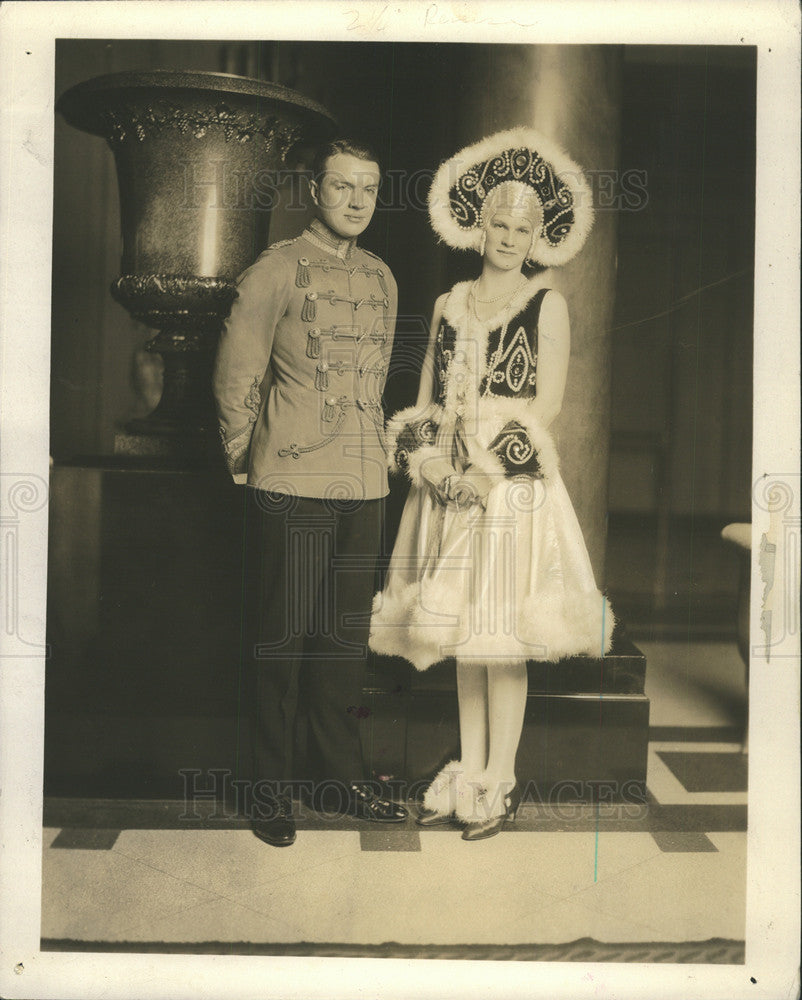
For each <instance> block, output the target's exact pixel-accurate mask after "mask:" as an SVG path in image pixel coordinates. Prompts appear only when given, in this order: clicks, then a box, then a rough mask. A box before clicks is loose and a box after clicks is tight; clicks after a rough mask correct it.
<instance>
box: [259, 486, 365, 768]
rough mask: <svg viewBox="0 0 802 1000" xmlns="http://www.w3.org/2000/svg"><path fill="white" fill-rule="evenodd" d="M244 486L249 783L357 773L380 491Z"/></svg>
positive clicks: (361, 760)
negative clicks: (331, 492)
mask: <svg viewBox="0 0 802 1000" xmlns="http://www.w3.org/2000/svg"><path fill="white" fill-rule="evenodd" d="M246 492H247V505H248V509H247V517H246V530H245V537H244V539H243V544H244V556H245V578H244V579H245V594H244V595H243V596H244V601H243V610H244V621H243V630H242V635H243V643H242V650H243V668H244V671H243V676H244V681H245V683H244V686H243V689H242V691H243V694H244V698H243V702H244V704H242V706H241V708H242V710H243V711H242V712H241V717H242V715H247V716H249V721H250V727H249V728H250V740H249V745H248V749H247V750H246V753H245V755H244V756H245V759H244V760H243V761H242V763H244V764H246V766H247V765H250V773H249V775H248V777H249V779H250V781H251V782H260V781H269V782H282V783H283V782H287V781H295V782H298V781H304V782H308V781H314V782H317V783H320V782H321V781H336V782H344V783H348V782H350V781H361V780H363V778H364V777H365V774H364V763H363V759H362V750H361V744H360V732H359V718H360V716H361V715H362V714H363V713H362V712H361V711H360V706H361V704H362V698H363V695H362V689H363V683H364V677H365V669H366V659H367V643H368V633H369V629H370V611H371V603H372V599H373V593H374V586H375V579H374V577H375V568H376V558H377V553H378V548H379V542H380V534H381V513H382V501H381V500H362V501H344V502H338V501H328V500H318V499H314V498H309V497H291V496H286V495H283V494H276V493H268V492H265V491H263V490H258V489H255V488H253V487H250V486H249V487H246Z"/></svg>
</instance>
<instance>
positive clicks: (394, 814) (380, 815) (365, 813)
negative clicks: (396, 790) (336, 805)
mask: <svg viewBox="0 0 802 1000" xmlns="http://www.w3.org/2000/svg"><path fill="white" fill-rule="evenodd" d="M348 790H349V792H350V793H351V801H350V802H349V804H348V815H349V816H356V818H357V819H366V820H369V821H370V822H371V823H403V822H404V820H405V819H406V818H407V815H408V813H407V810H406V809H405V808H404V807H403V806H399V805H397V804H396V803H395V802H391V801H390V799H383V798H381V797H380V796H379V795H377V794H376V791H375V789H373V788H372V787H371V786H370V785H369V784H362V783H361V782H354V783H353V784H351V785H349V787H348Z"/></svg>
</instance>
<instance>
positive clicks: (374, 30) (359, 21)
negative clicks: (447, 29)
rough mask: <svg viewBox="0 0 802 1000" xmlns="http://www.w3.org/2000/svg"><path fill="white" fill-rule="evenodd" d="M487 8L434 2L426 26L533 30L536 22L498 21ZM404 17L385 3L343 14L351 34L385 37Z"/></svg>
mask: <svg viewBox="0 0 802 1000" xmlns="http://www.w3.org/2000/svg"><path fill="white" fill-rule="evenodd" d="M487 9H488V6H487V5H482V6H478V7H477V6H474V5H473V4H466V3H457V4H443V5H441V4H438V3H430V4H428V5H427V6H426V8H425V10H424V13H423V27H424V28H430V27H435V26H442V25H446V24H484V25H490V26H496V27H503V26H504V25H511V24H513V25H516V26H517V27H519V28H533V27H534V26H535V24H536V23H537V22H535V21H518V20H516V19H515V18H510V17H503V18H495V17H489V16H483V14H482V11H483V10H485V11H486V10H487ZM396 14H401V8H400V7H397V6H392V5H390V4H384V5H383V6H380V5H378V4H375V5H373V4H371V5H367V4H366V5H365V6H364V7H361V8H359V9H357V8H356V7H349V8H346V9H345V10H344V11H343V16H344V17H345V18H346V20H347V22H348V23H347V25H346V28H347V30H348V31H354V32H358V33H360V34H364V35H374V34H381V33H382V32H383V31H386V29H387V28H388V27H389V22H390V21H391V20H393V19H394V15H396Z"/></svg>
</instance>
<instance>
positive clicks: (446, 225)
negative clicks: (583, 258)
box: [429, 127, 593, 267]
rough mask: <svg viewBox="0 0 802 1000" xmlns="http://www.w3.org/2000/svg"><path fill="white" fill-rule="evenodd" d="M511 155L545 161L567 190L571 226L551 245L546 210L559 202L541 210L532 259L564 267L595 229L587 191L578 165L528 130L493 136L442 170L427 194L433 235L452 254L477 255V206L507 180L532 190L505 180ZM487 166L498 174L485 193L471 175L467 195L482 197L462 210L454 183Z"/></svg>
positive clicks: (480, 178) (480, 179)
mask: <svg viewBox="0 0 802 1000" xmlns="http://www.w3.org/2000/svg"><path fill="white" fill-rule="evenodd" d="M509 150H529V151H531V152H533V153H536V154H537V155H538V157H539V158H540V159H542V160H544V161H546V164H547V166H548V168H550V170H551V172H552V173H553V174H554V176H555V177H556V178H557V179H558V180H559V181H560V182H561V183H562V184H563V185H564V186H565V188H564V194H567V195H569V196H570V201H571V205H570V207H571V209H572V210H573V215H574V219H573V223H572V224H571V227H570V229H568V231H567V232H565V233H564V234H562V235H561V236H560V238H559V239H557V240H555V241H550V240H549V239H548V238H547V236H546V233H545V229H546V228H547V227H548V224H549V219H548V216H549V207H550V206H551V207H552V208H555V206H556V205H557V204H558V203H559V199H557V201H555V199H554V198H552V199H549V203H548V204H543V208H544V211H545V213H546V216H547V218H546V219H545V221H544V231H543V232H542V233H541V236H540V238H539V239H538V240H537V241H536V242H535V245H534V248H533V251H532V259H533V260H535V261H537V262H538V263H540V264H543V265H545V266H547V267H553V266H559V265H561V264H565V263H567V262H568V261H569V260H570V259H571V258H572V257H573V256H575V254H577V253H578V252H579V250H580V249H581V248H582V246H583V244H584V242H585V240H586V239H587V236H588V233H589V232H590V230H591V227H592V225H593V204H592V196H591V192H590V188H589V186H588V183H587V180H586V179H585V177H584V175H583V173H582V170H581V168H580V167H579V166H578V164H576V163H575V162H574V161H573V160H572V159H570V157H569V156H568V155H567V154H566V153H565V152H564V151H563V150H562V149H560V147H559V146H557V145H556V144H555V143H553V142H551V141H550V140H549V139H547V138H546V137H545V136H543V135H541V134H540V133H539V132H537V131H536V130H535V129H532V128H526V127H520V128H514V129H508V130H507V131H504V132H496V133H495V134H494V135H490V136H487V138H485V139H482V140H481V141H480V142H477V143H474V144H473V145H471V146H466V147H465V149H462V150H460V152H458V153H456V154H455V155H454V156H452V157H451V158H450V159H448V160H446V161H445V163H443V164H442V165H441V166H440V168H439V169H438V171H437V173H436V174H435V177H434V181H433V182H432V187H431V190H430V191H429V218H430V220H431V224H432V227H433V229H434V230H435V232H436V233H437V234H438V236H439V237H440V238H441V239H442V240H443V241H444V242H445V243H447V244H448V245H449V246H451V247H454V249H457V250H479V246H480V240H481V234H482V225H481V204H482V202H483V201H484V198H485V197H486V195H487V193H489V191H490V190H492V189H493V188H494V187H496V186H497V185H498V184H499V183H507V181H509V180H513V181H515V182H517V183H521V184H526V185H527V187H532V184H530V183H529V182H528V181H526V180H517V178H516V177H514V176H513V177H507V176H506V174H507V172H508V169H511V168H510V165H509V164H508V163H507V162H506V160H505V158H504V154H505V153H506V152H507V151H509ZM489 161H495V163H497V164H498V168H499V171H500V173H499V174H498V175H496V174H493V175H492V179H493V183H492V184H490V185H487V187H485V185H484V180H485V179H486V178H485V177H484V176H479V175H478V173H477V174H476V175H470V182H471V190H472V191H474V192H479V191H481V192H483V194H481V195H477V205H474V206H473V207H466V204H465V203H463V202H462V201H460V200H459V199H457V200H455V199H454V198H452V191H453V190H454V188H455V186H456V184H457V182H458V181H459V180H460V179H461V178H465V176H466V175H469V172H470V171H471V168H476V167H477V166H478V165H480V164H484V163H487V162H489ZM524 173H526V171H525V172H524ZM532 189H533V190H534V188H532ZM541 202H542V198H541ZM563 207H569V206H567V205H564V206H563ZM555 210H556V209H555ZM458 215H461V216H462V217H463V219H464V222H465V224H464V225H460V223H459V222H458V221H457V216H458Z"/></svg>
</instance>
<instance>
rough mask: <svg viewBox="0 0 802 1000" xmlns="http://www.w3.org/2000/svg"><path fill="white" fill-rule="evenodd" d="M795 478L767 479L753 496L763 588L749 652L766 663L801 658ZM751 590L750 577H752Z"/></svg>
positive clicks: (795, 475)
mask: <svg viewBox="0 0 802 1000" xmlns="http://www.w3.org/2000/svg"><path fill="white" fill-rule="evenodd" d="M799 485H800V475H799V473H786V474H776V473H774V474H766V475H764V476H762V477H761V478H760V479H758V480H757V482H756V483H755V486H754V489H753V491H752V499H753V501H754V517H755V520H756V522H757V524H758V527H759V529H760V531H761V536H760V548H759V551H758V552H757V553H754V552H753V553H752V559H753V562H754V560H755V556H757V560H758V565H759V571H760V580H761V583H762V593H761V595H760V599H761V605H760V606H761V612H760V628H761V631H762V633H763V641H762V642H759V641H758V636H756V635H753V636H752V642H751V646H750V648H751V651H752V653H753V654H754V655H755V656H759V657H761V658H762V659H765V660H766V662H770V661H771V660H772V659H787V658H788V657H793V658H795V659H796V658H798V657H799V594H800V513H799ZM753 587H754V576H753Z"/></svg>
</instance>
